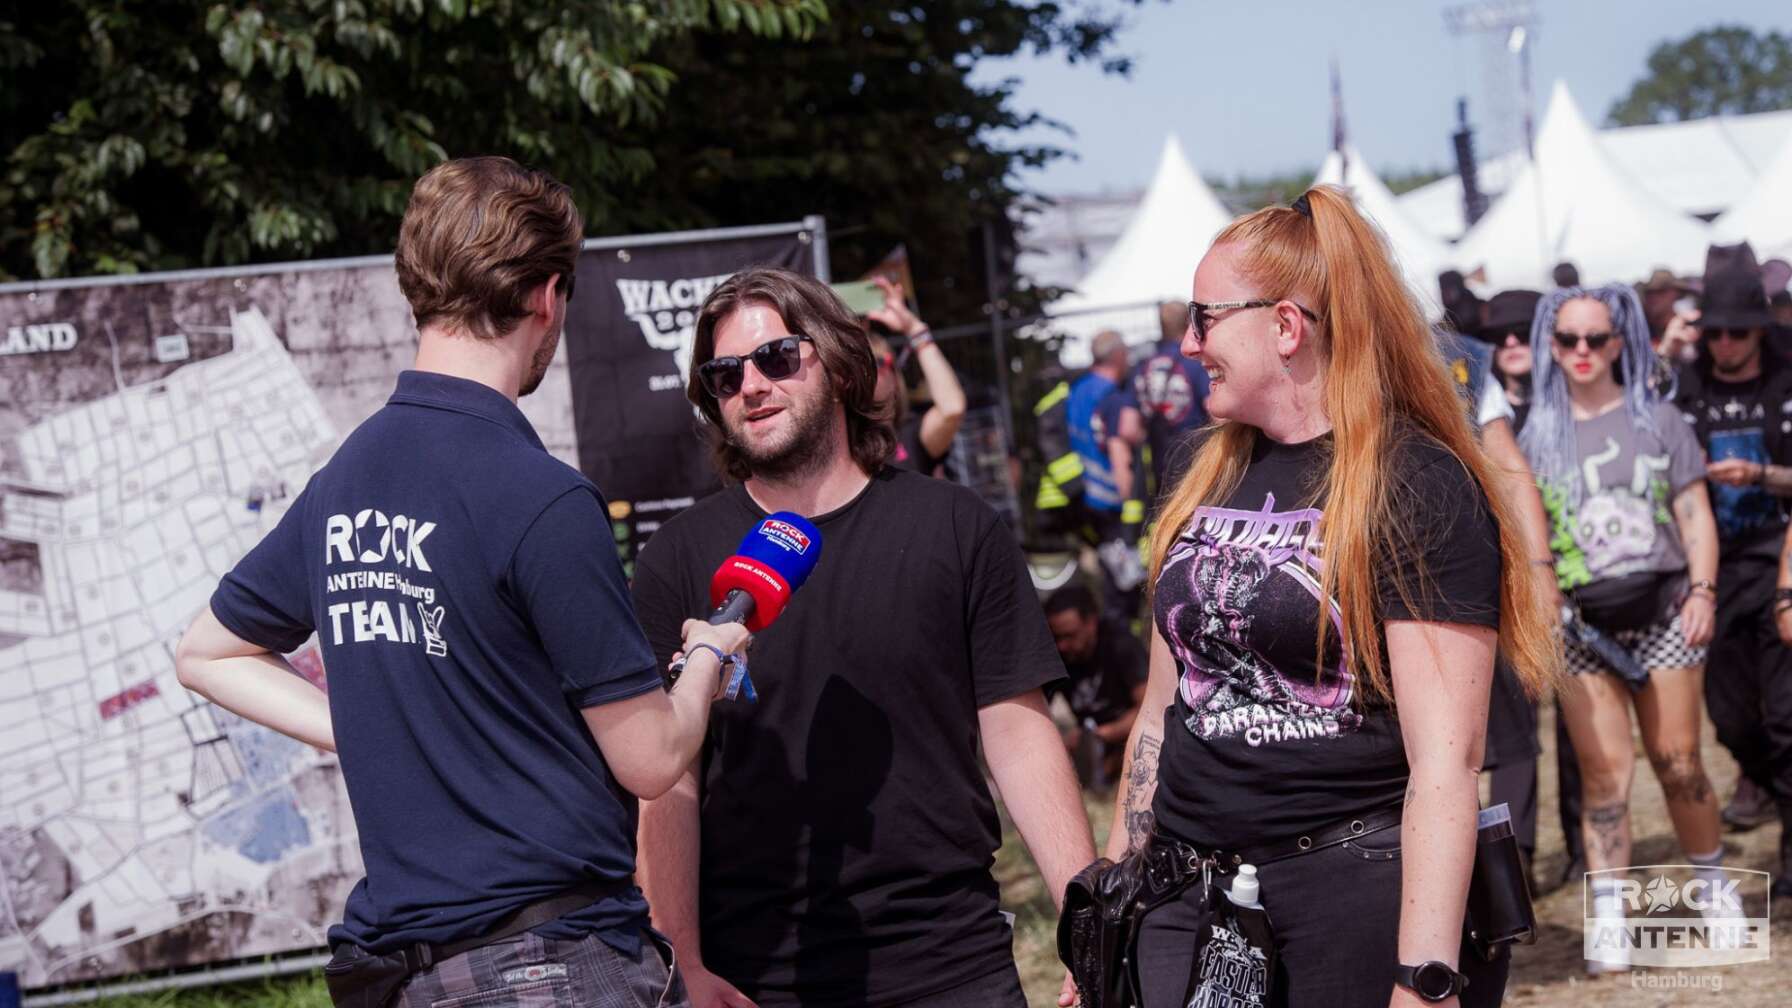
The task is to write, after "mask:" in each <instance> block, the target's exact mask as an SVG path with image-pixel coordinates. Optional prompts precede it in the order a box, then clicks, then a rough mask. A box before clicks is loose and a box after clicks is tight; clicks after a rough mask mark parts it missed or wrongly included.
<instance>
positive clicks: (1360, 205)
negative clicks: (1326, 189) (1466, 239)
mask: <svg viewBox="0 0 1792 1008" xmlns="http://www.w3.org/2000/svg"><path fill="white" fill-rule="evenodd" d="M1313 184H1314V185H1336V186H1342V187H1344V189H1346V190H1347V191H1348V192H1349V193H1350V196H1351V198H1352V199H1353V200H1355V201H1356V206H1357V209H1358V210H1360V211H1362V213H1363V215H1364V216H1366V217H1368V218H1369V219H1370V220H1372V221H1374V222H1375V225H1376V226H1377V227H1379V228H1381V233H1382V234H1384V235H1386V236H1387V239H1388V245H1389V246H1390V247H1391V248H1392V249H1393V252H1394V257H1395V258H1396V259H1397V260H1399V265H1400V269H1401V272H1402V273H1404V274H1405V276H1406V284H1407V286H1408V287H1410V288H1412V291H1413V293H1414V294H1415V295H1417V296H1418V298H1419V299H1420V302H1421V303H1422V304H1424V305H1425V306H1426V309H1427V312H1428V314H1437V312H1438V310H1439V308H1440V306H1439V305H1438V294H1437V274H1438V273H1439V272H1440V271H1442V270H1443V269H1444V268H1445V267H1444V265H1443V264H1444V263H1447V262H1449V261H1450V256H1449V254H1448V250H1447V249H1446V248H1445V247H1444V243H1443V242H1441V241H1438V240H1437V239H1435V238H1433V237H1432V236H1431V235H1430V234H1429V233H1428V232H1427V231H1426V230H1425V229H1424V228H1422V227H1420V226H1419V225H1418V224H1417V223H1416V222H1415V221H1413V220H1412V218H1411V217H1409V216H1408V215H1407V213H1406V211H1405V210H1403V209H1401V207H1400V204H1399V202H1398V201H1397V200H1396V199H1395V198H1394V194H1393V193H1392V192H1390V191H1388V187H1387V186H1386V185H1384V184H1383V183H1382V181H1381V179H1380V178H1378V177H1377V176H1376V174H1375V172H1374V171H1373V170H1371V169H1370V168H1369V165H1368V163H1367V162H1365V161H1364V160H1363V155H1362V154H1361V153H1360V152H1359V151H1357V149H1356V148H1355V147H1352V146H1350V145H1348V144H1346V145H1345V147H1344V150H1343V152H1342V153H1340V152H1338V151H1335V150H1334V151H1332V152H1331V153H1330V154H1328V155H1326V158H1325V163H1324V164H1322V165H1320V166H1319V174H1318V176H1316V177H1315V178H1314V179H1313Z"/></svg>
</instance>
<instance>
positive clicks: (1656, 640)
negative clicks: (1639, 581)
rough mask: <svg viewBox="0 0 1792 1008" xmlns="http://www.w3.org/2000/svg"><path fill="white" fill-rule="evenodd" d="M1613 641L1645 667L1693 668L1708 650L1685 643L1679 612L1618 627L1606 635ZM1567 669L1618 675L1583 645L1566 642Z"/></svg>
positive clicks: (1578, 672) (1576, 673)
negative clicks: (1642, 624) (1638, 624)
mask: <svg viewBox="0 0 1792 1008" xmlns="http://www.w3.org/2000/svg"><path fill="white" fill-rule="evenodd" d="M1606 636H1608V637H1610V638H1611V639H1612V641H1613V642H1614V643H1616V644H1617V645H1618V646H1620V647H1622V648H1623V649H1624V650H1626V651H1629V652H1630V656H1631V657H1632V658H1635V659H1636V661H1637V664H1639V665H1641V666H1642V667H1643V668H1646V669H1658V668H1691V667H1692V666H1694V665H1703V664H1705V649H1704V648H1702V647H1693V646H1692V645H1690V644H1688V643H1686V635H1685V634H1682V633H1681V632H1680V614H1679V613H1675V614H1674V618H1673V619H1671V620H1667V621H1664V622H1661V623H1651V624H1649V625H1648V626H1646V627H1643V628H1642V629H1640V630H1617V631H1614V632H1612V633H1609V634H1607V635H1606ZM1564 657H1566V658H1567V662H1568V671H1570V672H1572V673H1574V674H1575V675H1590V674H1592V673H1594V672H1604V673H1606V674H1608V675H1617V673H1616V672H1614V671H1612V667H1611V666H1610V665H1607V664H1606V663H1605V662H1604V660H1603V659H1601V658H1600V657H1599V656H1598V655H1596V654H1594V653H1593V652H1592V650H1591V649H1590V648H1588V647H1587V646H1586V645H1584V644H1578V643H1576V642H1574V641H1568V642H1567V653H1566V654H1565V656H1564Z"/></svg>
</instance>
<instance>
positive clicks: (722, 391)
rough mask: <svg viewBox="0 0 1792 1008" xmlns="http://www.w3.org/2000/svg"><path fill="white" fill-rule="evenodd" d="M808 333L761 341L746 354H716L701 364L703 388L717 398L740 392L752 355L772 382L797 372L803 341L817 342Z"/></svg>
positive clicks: (698, 366)
mask: <svg viewBox="0 0 1792 1008" xmlns="http://www.w3.org/2000/svg"><path fill="white" fill-rule="evenodd" d="M813 342H815V341H814V340H812V339H810V338H809V337H807V336H801V335H798V336H780V337H778V338H777V339H775V340H772V341H770V342H769V343H761V344H759V345H758V346H756V347H754V348H753V352H752V353H750V354H747V356H746V357H713V358H711V359H709V360H706V361H704V362H703V363H702V364H699V365H697V378H698V380H700V381H702V382H703V387H704V388H705V389H707V390H709V394H710V395H712V396H715V397H716V398H717V399H727V398H728V397H730V396H733V395H737V394H739V392H740V386H741V382H742V381H744V380H745V379H746V366H745V365H746V362H747V360H748V359H749V358H750V359H751V360H752V361H753V366H754V367H756V368H758V369H759V373H760V374H762V375H764V376H766V377H767V378H770V379H771V380H772V381H780V380H782V379H785V378H788V377H790V376H791V375H793V374H796V370H797V368H799V367H802V366H803V344H804V343H813Z"/></svg>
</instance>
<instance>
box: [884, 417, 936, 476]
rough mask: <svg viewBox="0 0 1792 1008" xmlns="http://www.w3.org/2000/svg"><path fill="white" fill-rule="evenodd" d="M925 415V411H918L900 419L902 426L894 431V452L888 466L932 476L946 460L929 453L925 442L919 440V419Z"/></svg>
mask: <svg viewBox="0 0 1792 1008" xmlns="http://www.w3.org/2000/svg"><path fill="white" fill-rule="evenodd" d="M926 414H927V411H926V410H919V411H915V412H911V413H909V414H908V415H907V416H905V417H903V418H902V426H900V427H898V428H897V430H896V451H895V452H894V453H892V454H891V455H890V465H893V466H896V467H897V468H900V469H912V470H914V471H915V472H918V473H920V474H921V475H923V476H932V475H933V474H934V471H935V470H937V469H939V467H940V463H941V462H944V461H945V460H946V457H945V456H944V455H935V454H933V453H931V452H929V451H928V450H927V444H926V442H924V441H922V440H921V418H922V417H924V416H926Z"/></svg>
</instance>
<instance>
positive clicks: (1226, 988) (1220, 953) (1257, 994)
mask: <svg viewBox="0 0 1792 1008" xmlns="http://www.w3.org/2000/svg"><path fill="white" fill-rule="evenodd" d="M1262 894H1263V883H1262V881H1261V880H1260V879H1258V877H1257V866H1256V865H1249V864H1241V865H1239V866H1238V870H1237V871H1235V872H1234V873H1233V875H1232V885H1231V887H1230V888H1229V889H1227V890H1226V893H1225V896H1226V898H1225V899H1224V900H1221V901H1219V903H1218V905H1217V906H1215V907H1214V908H1213V919H1212V921H1211V922H1210V923H1209V924H1208V925H1207V927H1206V928H1204V929H1203V931H1204V932H1205V938H1206V940H1205V941H1203V942H1202V943H1201V952H1200V957H1199V959H1198V961H1197V962H1196V964H1195V976H1194V980H1193V983H1192V985H1191V988H1190V990H1189V995H1188V998H1187V999H1186V1001H1185V1003H1186V1004H1187V1006H1188V1008H1234V1006H1242V1005H1251V1006H1263V1005H1267V1004H1269V990H1270V984H1271V983H1272V982H1273V980H1274V978H1275V972H1276V946H1275V935H1274V933H1273V932H1272V931H1271V930H1270V926H1269V912H1268V911H1266V910H1264V909H1263V902H1262Z"/></svg>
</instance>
